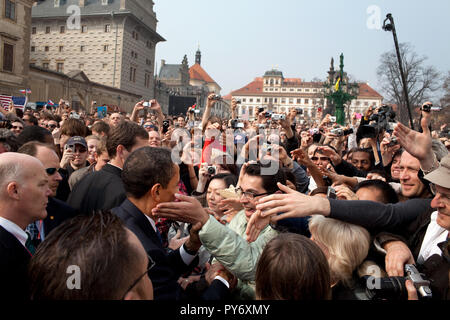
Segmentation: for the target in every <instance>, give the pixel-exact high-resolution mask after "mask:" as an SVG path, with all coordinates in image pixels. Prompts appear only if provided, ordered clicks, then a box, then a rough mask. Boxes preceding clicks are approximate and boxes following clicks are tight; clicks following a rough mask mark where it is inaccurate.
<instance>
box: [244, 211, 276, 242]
mask: <svg viewBox="0 0 450 320" xmlns="http://www.w3.org/2000/svg"><path fill="white" fill-rule="evenodd" d="M271 218H272V217H271V216H267V217H263V216H262V215H261V211H260V210H256V212H255V213H254V214H253V215H252V216H251V218H250V220H249V221H248V223H247V229H245V234H246V235H247V241H248V242H254V241H255V240H256V239H258V237H259V234H260V233H261V231H262V230H264V229H265V228H266V227H267V226H268V225H269V223H270V220H271Z"/></svg>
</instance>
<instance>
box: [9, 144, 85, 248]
mask: <svg viewBox="0 0 450 320" xmlns="http://www.w3.org/2000/svg"><path fill="white" fill-rule="evenodd" d="M17 152H18V153H23V154H27V155H30V156H32V157H35V158H37V159H38V160H39V161H41V163H42V164H43V165H44V168H45V171H46V173H47V176H48V186H49V188H50V190H51V194H50V195H49V197H48V204H47V217H46V218H45V219H43V220H38V221H35V222H34V223H33V224H32V225H29V226H28V227H27V230H28V232H29V233H30V235H31V240H32V241H33V244H34V246H35V247H37V246H38V245H39V244H40V243H41V242H42V241H44V239H45V238H46V237H47V236H48V234H49V233H50V232H51V231H52V230H53V229H55V228H56V227H58V226H59V225H60V224H61V223H62V222H64V221H65V220H67V219H70V218H72V217H74V216H75V214H76V212H75V210H74V209H73V208H71V207H70V206H68V205H67V204H66V203H65V202H63V201H61V200H58V199H56V198H55V197H56V191H57V190H58V186H59V184H60V182H61V180H62V177H61V175H60V174H59V172H58V169H59V157H58V155H57V154H56V152H55V149H54V148H52V146H50V145H48V144H44V143H41V142H37V141H30V142H27V143H26V144H24V145H23V146H22V147H20V149H19V150H18V151H17Z"/></svg>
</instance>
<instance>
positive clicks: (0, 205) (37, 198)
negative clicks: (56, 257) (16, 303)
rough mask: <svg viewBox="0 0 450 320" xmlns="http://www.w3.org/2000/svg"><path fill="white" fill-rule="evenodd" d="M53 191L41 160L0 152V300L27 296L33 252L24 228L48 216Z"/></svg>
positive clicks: (25, 297)
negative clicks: (28, 273)
mask: <svg viewBox="0 0 450 320" xmlns="http://www.w3.org/2000/svg"><path fill="white" fill-rule="evenodd" d="M50 194H51V190H50V188H49V184H48V176H47V173H46V172H45V169H44V166H43V165H42V163H41V162H40V161H39V160H38V159H36V158H34V157H31V156H29V155H25V154H18V153H9V152H8V153H3V154H1V155H0V274H1V278H0V288H1V290H0V301H2V300H5V299H7V300H13V299H20V300H24V299H28V288H29V281H28V276H27V268H28V263H29V261H30V258H31V255H32V253H31V251H33V248H32V245H31V244H30V237H29V234H27V233H26V232H25V228H26V227H27V226H28V225H29V224H31V223H33V222H34V221H36V220H40V219H44V218H45V217H46V216H47V211H46V206H47V202H48V196H49V195H50Z"/></svg>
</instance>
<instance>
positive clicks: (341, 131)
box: [330, 128, 353, 137]
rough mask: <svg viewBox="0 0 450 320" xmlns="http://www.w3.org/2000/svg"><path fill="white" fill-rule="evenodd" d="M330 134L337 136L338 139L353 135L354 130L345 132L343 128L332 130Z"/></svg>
mask: <svg viewBox="0 0 450 320" xmlns="http://www.w3.org/2000/svg"><path fill="white" fill-rule="evenodd" d="M330 132H331V133H332V134H335V135H337V136H338V137H342V136H348V135H349V134H352V133H353V129H348V130H344V129H342V128H336V129H331V130H330Z"/></svg>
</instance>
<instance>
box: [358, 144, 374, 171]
mask: <svg viewBox="0 0 450 320" xmlns="http://www.w3.org/2000/svg"><path fill="white" fill-rule="evenodd" d="M357 152H364V153H367V154H368V155H369V161H370V169H372V168H373V167H374V165H375V157H374V155H373V152H372V149H365V148H356V149H355V150H354V151H353V155H352V157H353V156H354V155H355V153H357Z"/></svg>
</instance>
